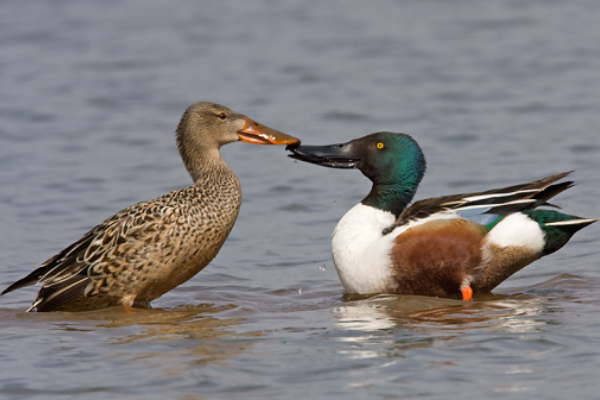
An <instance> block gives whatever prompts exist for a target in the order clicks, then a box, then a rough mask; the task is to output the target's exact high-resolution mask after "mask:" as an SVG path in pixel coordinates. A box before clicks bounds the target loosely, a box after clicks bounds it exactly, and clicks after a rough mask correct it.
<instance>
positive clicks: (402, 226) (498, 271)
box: [288, 132, 597, 300]
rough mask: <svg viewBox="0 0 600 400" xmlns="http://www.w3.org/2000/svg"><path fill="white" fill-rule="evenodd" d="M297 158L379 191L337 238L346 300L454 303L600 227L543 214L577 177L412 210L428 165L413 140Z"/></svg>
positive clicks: (315, 151) (385, 135)
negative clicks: (356, 174)
mask: <svg viewBox="0 0 600 400" xmlns="http://www.w3.org/2000/svg"><path fill="white" fill-rule="evenodd" d="M288 149H289V150H291V151H292V152H293V154H292V155H290V157H292V158H295V159H298V160H302V161H307V162H310V163H314V164H318V165H322V166H326V167H333V168H358V169H359V170H360V171H361V172H362V173H363V174H364V175H365V176H366V177H367V178H369V179H370V180H371V181H372V182H373V187H372V189H371V192H370V193H369V195H368V196H367V197H365V198H364V199H363V200H362V201H361V202H360V203H359V204H358V205H356V206H355V207H354V208H352V209H351V210H350V211H348V212H347V213H346V215H344V217H343V218H342V219H341V220H340V222H339V223H338V224H337V226H336V228H335V230H334V232H333V241H332V245H333V246H332V247H333V249H332V253H333V261H334V263H335V267H336V270H337V272H338V275H339V276H340V280H341V281H342V284H343V285H344V287H345V289H346V291H347V292H348V293H403V294H420V295H429V296H451V295H454V294H459V293H462V298H463V299H465V300H469V299H471V297H472V295H473V293H474V292H475V293H486V292H490V291H491V290H492V289H494V288H495V287H496V286H498V285H499V284H500V283H501V282H502V281H504V280H505V279H506V278H508V277H509V276H511V275H512V274H514V273H515V272H517V271H518V270H520V269H521V268H523V267H524V266H526V265H527V264H529V263H531V262H533V261H535V260H537V259H539V258H540V257H542V256H545V255H547V254H550V253H553V252H555V251H556V250H558V249H560V248H561V247H562V246H563V245H565V244H566V243H567V242H568V241H569V239H570V238H571V236H572V235H573V234H574V233H575V232H577V231H578V230H579V229H581V228H583V227H585V226H587V225H589V224H591V223H593V222H595V221H597V219H593V218H579V217H575V216H572V215H565V214H561V213H559V212H557V211H554V210H542V209H537V207H538V206H542V205H545V204H547V203H546V202H547V200H549V199H550V198H552V197H554V196H555V195H557V194H559V193H560V192H562V191H563V190H566V189H568V188H569V187H571V186H572V185H573V182H571V181H565V182H560V183H555V182H557V181H559V180H560V179H562V178H564V177H565V176H567V175H568V174H569V173H570V172H565V173H562V174H558V175H553V176H549V177H547V178H544V179H540V180H537V181H533V182H529V183H524V184H521V185H516V186H510V187H505V188H501V189H494V190H488V191H486V192H480V193H464V194H457V195H451V196H444V197H438V198H433V199H427V200H421V201H418V202H416V203H414V204H412V205H411V206H408V205H409V203H410V202H411V200H412V198H413V196H414V194H415V192H416V190H417V186H418V185H419V183H420V182H421V179H422V178H423V175H424V173H425V157H424V155H423V152H422V151H421V148H420V147H419V145H418V144H417V142H416V141H415V140H414V139H413V138H411V137H410V136H409V135H405V134H400V133H391V132H379V133H373V134H371V135H368V136H365V137H362V138H360V139H356V140H353V141H351V142H348V143H342V144H334V145H330V146H289V147H288Z"/></svg>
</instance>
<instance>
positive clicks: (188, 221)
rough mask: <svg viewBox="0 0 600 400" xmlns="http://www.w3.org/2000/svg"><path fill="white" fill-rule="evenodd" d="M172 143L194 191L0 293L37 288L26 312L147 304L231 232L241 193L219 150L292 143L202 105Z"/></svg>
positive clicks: (101, 233) (107, 231) (168, 199)
mask: <svg viewBox="0 0 600 400" xmlns="http://www.w3.org/2000/svg"><path fill="white" fill-rule="evenodd" d="M176 138H177V147H178V149H179V152H180V154H181V158H182V159H183V162H184V164H185V167H186V168H187V170H188V172H189V173H190V175H191V176H192V179H193V180H194V185H192V186H190V187H187V188H185V189H181V190H176V191H174V192H171V193H167V194H165V195H162V196H160V197H157V198H155V199H152V200H147V201H143V202H140V203H137V204H134V205H132V206H130V207H127V208H126V209H124V210H122V211H120V212H118V213H117V214H115V215H113V216H112V217H110V218H108V219H107V220H105V221H104V222H102V223H101V224H99V225H97V226H96V227H94V228H93V229H92V230H90V231H89V232H87V233H86V234H85V235H83V237H82V238H81V239H79V240H78V241H77V242H75V243H73V244H72V245H70V246H69V247H67V248H66V249H64V250H62V251H61V252H60V253H58V254H57V255H55V256H54V257H52V258H50V259H49V260H47V261H46V262H44V263H43V264H41V265H40V266H39V267H38V268H37V269H36V270H34V271H33V272H32V273H31V274H29V275H28V276H26V277H25V278H23V279H21V280H19V281H17V282H15V283H13V284H12V285H11V286H9V287H8V288H7V289H6V290H4V292H2V294H5V293H8V292H10V291H12V290H15V289H18V288H21V287H24V286H29V285H33V284H37V283H43V286H42V288H41V289H40V291H39V293H38V295H37V298H36V299H35V301H34V302H33V304H32V306H31V307H30V308H29V310H28V311H57V310H60V311H82V310H92V309H98V308H104V307H111V306H118V305H122V306H146V305H148V303H150V301H152V300H154V299H156V298H157V297H160V296H161V295H163V294H164V293H166V292H168V291H169V290H171V289H173V288H175V287H176V286H178V285H180V284H182V283H184V282H185V281H187V280H188V279H190V278H191V277H193V276H194V275H196V274H197V273H198V272H200V271H201V270H202V269H203V268H204V267H205V266H206V265H207V264H208V263H209V262H210V261H211V260H212V259H213V258H214V257H215V256H216V255H217V253H218V252H219V249H220V248H221V246H222V245H223V243H224V242H225V239H226V238H227V235H228V234H229V232H230V231H231V228H233V224H234V223H235V220H236V218H237V215H238V211H239V209H240V204H241V195H242V192H241V188H240V183H239V181H238V178H237V177H236V176H235V174H234V173H233V171H231V170H230V169H229V167H228V166H227V165H226V164H225V162H224V161H223V159H222V158H221V156H220V154H219V148H220V147H221V146H222V145H224V144H227V143H231V142H235V141H238V140H242V141H245V142H249V143H254V144H294V143H299V141H298V139H296V138H293V137H291V136H288V135H285V134H283V133H281V132H278V131H275V130H272V129H270V128H268V127H266V126H263V125H260V124H258V123H256V122H254V121H252V120H251V119H249V118H248V117H245V116H243V115H241V114H238V113H236V112H234V111H232V110H230V109H228V108H226V107H224V106H221V105H218V104H213V103H206V102H202V103H196V104H194V105H192V106H190V107H189V108H188V109H187V110H186V111H185V113H184V114H183V116H182V118H181V122H180V123H179V126H178V128H177V132H176Z"/></svg>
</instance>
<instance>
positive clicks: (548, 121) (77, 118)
mask: <svg viewBox="0 0 600 400" xmlns="http://www.w3.org/2000/svg"><path fill="white" fill-rule="evenodd" d="M598 15H600V3H598V2H596V1H591V0H589V1H585V0H576V1H566V0H553V1H547V0H533V1H528V2H522V1H515V0H501V1H495V2H480V1H475V0H457V1H452V2H448V1H442V0H425V1H419V2H408V1H392V0H375V1H370V2H361V1H355V0H350V1H344V2H342V1H339V0H338V1H327V2H322V1H314V0H302V1H300V0H292V1H286V2H276V1H271V0H257V1H252V2H247V1H241V0H231V1H221V2H208V1H201V2H197V1H191V0H173V1H170V2H161V1H147V0H144V1H142V0H123V1H104V2H94V1H89V0H82V1H77V2H74V1H67V0H43V1H42V0H28V1H21V0H6V1H3V2H2V4H1V5H0V143H1V145H0V283H2V284H3V285H8V284H9V283H11V282H12V281H14V280H16V279H18V278H21V277H22V276H24V275H25V274H26V273H28V272H29V271H30V270H32V269H33V268H34V267H35V266H37V265H38V264H39V263H41V262H42V261H44V260H45V259H47V258H49V257H50V256H52V255H53V254H54V253H55V252H57V251H58V250H61V249H62V248H63V247H65V246H66V245H68V244H70V243H71V242H73V241H75V240H76V239H78V238H79V236H80V235H82V234H83V233H84V232H85V231H86V230H87V229H89V228H91V227H92V226H93V225H95V224H97V223H99V222H100V221H101V220H103V219H104V218H106V217H108V216H109V215H111V214H113V213H114V212H116V211H118V210H120V209H122V208H124V207H126V206H128V205H130V204H132V203H134V202H137V201H140V200H144V199H148V198H151V197H155V196H157V195H159V194H162V193H164V192H167V191H170V190H174V189H177V188H181V187H183V186H186V185H189V184H190V183H191V180H190V178H189V177H188V176H187V174H186V171H185V169H184V168H183V166H182V164H181V161H180V159H179V156H178V153H177V150H176V148H175V144H174V136H173V131H174V129H175V127H176V124H177V122H178V120H179V118H180V116H181V113H182V112H183V110H184V109H185V108H186V107H187V106H188V105H190V104H191V103H193V102H196V101H200V100H210V101H215V102H219V103H222V104H225V105H227V106H229V107H231V108H232V109H234V110H236V111H239V112H242V113H244V114H246V115H248V116H250V117H251V118H254V119H256V120H257V121H259V122H261V123H264V124H266V125H268V126H271V127H273V128H276V129H279V130H282V131H284V132H287V133H290V134H292V135H296V136H299V137H301V138H302V139H303V141H304V142H305V143H310V144H325V143H333V142H340V141H347V140H349V139H352V138H356V137H359V136H362V135H365V134H367V133H371V132H375V131H378V130H391V131H401V132H406V133H410V134H411V135H413V136H414V137H415V138H416V139H417V140H418V141H419V143H420V144H421V145H422V147H423V150H424V152H425V154H426V156H427V159H428V173H427V175H426V177H425V179H424V181H423V184H422V187H421V188H420V190H419V192H418V194H417V196H418V198H423V197H429V196H436V195H442V194H450V193H454V192H465V191H476V190H483V189H488V188H492V187H499V186H502V185H509V184H515V183H520V182H522V181H526V180H532V179H536V178H540V177H542V176H546V175H549V174H552V173H557V172H561V171H565V170H571V169H575V170H577V172H576V174H575V175H574V178H575V179H576V180H577V182H578V186H576V187H575V188H573V189H572V190H570V191H568V192H566V193H564V194H562V195H561V196H560V197H559V198H558V199H557V202H558V203H559V204H561V205H563V206H564V210H565V211H566V212H568V213H573V214H577V215H581V216H589V217H594V216H595V217H598V216H600V206H598V200H597V199H598V198H599V197H600V185H599V183H600V181H599V178H598V171H599V170H600V133H599V129H600V73H599V71H600V48H599V47H598V43H600V30H599V29H598ZM223 156H224V158H225V159H226V160H227V162H228V164H229V165H230V166H231V167H232V169H234V170H235V171H236V173H237V174H238V176H239V177H240V180H241V182H242V186H243V189H244V202H243V206H242V210H241V213H240V216H239V219H238V222H237V224H236V226H235V228H234V230H233V232H232V234H231V236H230V238H229V240H228V241H227V243H226V244H225V245H224V247H223V249H222V250H221V253H220V254H219V256H218V257H217V258H216V259H215V261H214V262H213V263H212V264H211V265H210V266H209V267H207V268H206V269H205V270H204V271H203V272H202V273H200V274H199V275H198V276H197V277H195V278H194V279H192V280H191V281H190V282H188V283H187V284H185V285H183V286H181V287H179V288H177V289H176V290H174V291H172V292H171V293H168V294H167V295H165V296H163V297H162V298H160V299H158V300H156V301H155V302H154V303H153V306H154V309H152V310H139V311H136V312H134V313H125V312H123V311H120V310H108V311H101V312H95V313H82V314H66V313H54V314H25V313H24V312H23V311H24V310H25V309H26V308H27V307H28V305H29V304H30V302H31V301H32V299H33V297H34V295H35V291H36V289H35V288H29V289H24V290H20V291H17V292H14V293H11V294H10V295H7V296H3V297H2V298H0V338H1V339H0V397H1V398H6V399H24V398H43V399H54V398H86V399H96V398H97V399H105V398H107V397H108V396H110V395H114V396H119V397H120V398H139V399H164V398H173V399H186V400H188V399H205V398H228V399H229V398H244V399H280V398H292V397H297V396H307V397H308V398H341V397H348V398H369V399H379V398H382V399H383V398H385V399H391V398H402V399H406V398H416V397H418V398H440V399H448V398H458V397H460V398H461V399H470V398H524V397H534V398H544V399H564V398H565V397H567V396H569V397H576V398H592V397H595V396H597V393H598V391H599V390H600V383H599V381H598V371H599V369H600V351H599V350H598V349H600V339H599V338H598V331H599V328H600V310H599V306H600V290H599V289H600V272H599V271H600V270H599V266H598V257H599V255H600V254H599V253H600V250H599V246H598V236H599V235H598V234H599V232H600V225H599V226H595V225H592V226H591V227H590V228H587V229H586V230H584V231H583V232H581V233H579V234H578V235H576V236H575V238H574V239H573V240H572V242H571V243H569V244H568V245H567V246H566V247H565V248H564V249H563V250H561V251H560V252H559V253H557V254H555V255H552V256H550V257H547V258H544V259H543V260H541V261H538V262H537V263H535V264H534V265H532V266H529V267H528V268H526V269H525V270H523V271H521V272H519V273H518V274H517V275H515V276H514V277H512V278H511V279H509V280H508V281H507V282H505V283H504V284H503V285H501V286H500V287H499V288H498V289H497V290H496V291H495V294H494V295H489V296H479V297H476V299H475V301H473V302H469V303H463V302H460V301H453V300H443V299H434V298H424V297H416V296H376V297H374V298H370V299H362V300H361V299H359V300H353V301H344V300H343V299H342V295H343V291H342V287H341V285H340V283H339V281H338V278H337V276H336V274H335V270H334V268H333V264H332V262H331V260H330V235H331V231H332V230H333V227H334V225H335V223H336V221H337V220H338V219H339V218H340V217H341V216H342V215H343V214H344V212H345V211H346V210H347V209H348V208H350V207H351V206H352V205H354V204H355V203H356V202H358V201H359V200H360V199H361V198H362V197H363V196H364V195H365V194H366V193H367V191H368V189H369V183H368V181H367V180H366V179H365V178H364V177H363V176H362V175H361V174H360V173H358V172H357V171H341V170H326V169H322V168H321V169H320V168H317V167H315V166H311V165H307V164H302V163H296V162H294V161H292V160H290V159H288V158H287V157H286V155H285V152H284V150H283V148H277V147H260V146H249V145H246V144H241V143H236V144H232V145H230V146H226V147H225V148H224V149H223Z"/></svg>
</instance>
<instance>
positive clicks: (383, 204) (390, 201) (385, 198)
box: [361, 182, 419, 217]
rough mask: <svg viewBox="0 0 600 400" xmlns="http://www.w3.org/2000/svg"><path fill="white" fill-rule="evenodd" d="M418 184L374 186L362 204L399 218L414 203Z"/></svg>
mask: <svg viewBox="0 0 600 400" xmlns="http://www.w3.org/2000/svg"><path fill="white" fill-rule="evenodd" d="M418 184H419V183H418V182H417V183H415V184H413V185H410V184H400V183H396V184H385V185H382V184H373V187H372V188H371V192H370V193H369V195H368V196H367V197H365V198H364V199H363V201H361V203H362V204H364V205H367V206H371V207H375V208H378V209H380V210H383V211H389V212H391V213H392V214H394V215H395V216H396V217H398V216H399V215H400V213H401V212H402V211H403V210H404V209H405V208H406V207H407V206H408V205H409V204H410V202H411V201H412V199H413V197H414V196H415V192H416V191H417V185H418Z"/></svg>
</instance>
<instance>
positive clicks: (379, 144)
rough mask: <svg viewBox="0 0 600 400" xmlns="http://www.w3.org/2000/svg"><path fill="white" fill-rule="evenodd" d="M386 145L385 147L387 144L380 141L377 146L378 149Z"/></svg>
mask: <svg viewBox="0 0 600 400" xmlns="http://www.w3.org/2000/svg"><path fill="white" fill-rule="evenodd" d="M384 147H385V146H384V145H383V143H382V142H378V143H377V148H378V149H383V148H384Z"/></svg>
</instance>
